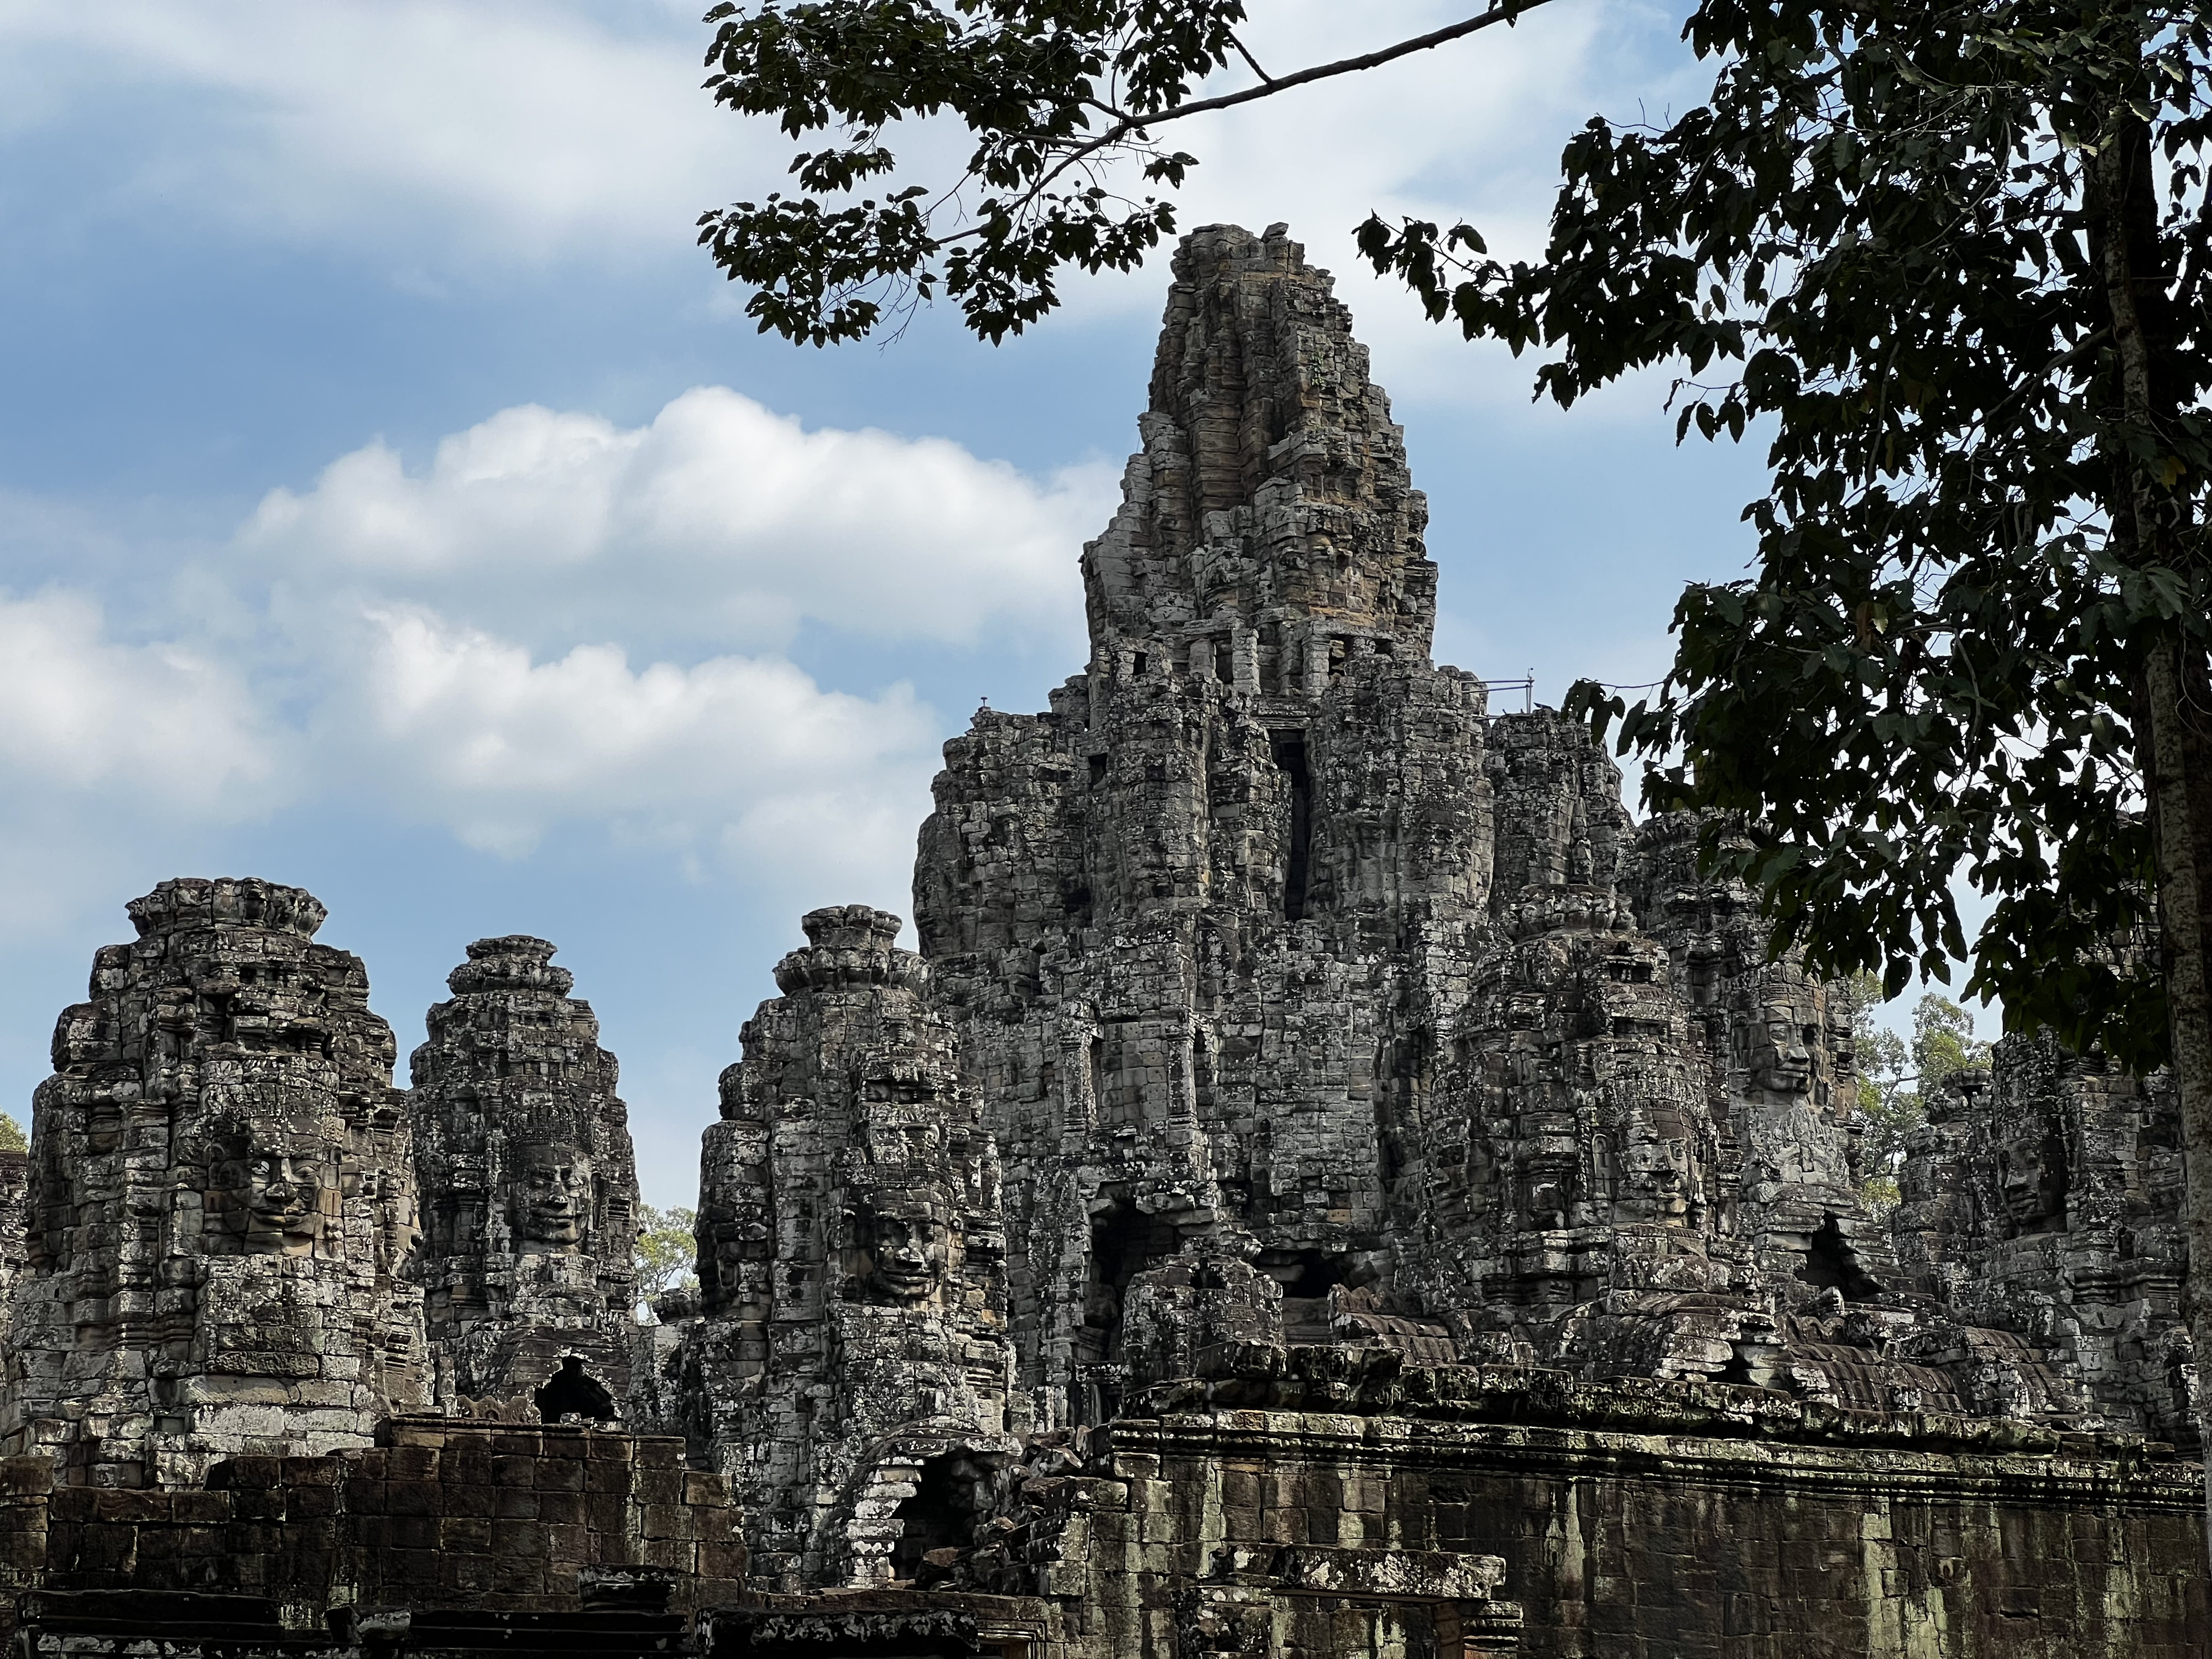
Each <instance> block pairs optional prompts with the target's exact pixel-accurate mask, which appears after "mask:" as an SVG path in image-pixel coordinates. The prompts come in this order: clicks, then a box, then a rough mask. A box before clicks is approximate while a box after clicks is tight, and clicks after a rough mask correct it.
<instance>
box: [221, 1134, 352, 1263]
mask: <svg viewBox="0 0 2212 1659" xmlns="http://www.w3.org/2000/svg"><path fill="white" fill-rule="evenodd" d="M209 1173H210V1192H209V1194H208V1196H209V1200H210V1208H211V1209H212V1210H213V1211H214V1212H215V1213H216V1216H217V1217H218V1218H220V1219H221V1221H222V1224H223V1231H225V1232H227V1233H228V1236H229V1237H230V1238H231V1239H232V1241H233V1243H234V1245H235V1247H236V1248H237V1249H239V1250H240V1251H241V1252H242V1253H244V1254H246V1255H310V1254H312V1253H313V1250H314V1248H315V1243H316V1241H317V1239H318V1238H319V1237H320V1235H321V1232H322V1225H323V1212H324V1207H325V1206H324V1194H325V1193H326V1192H329V1191H331V1189H332V1188H334V1186H335V1184H336V1175H337V1152H336V1149H335V1148H333V1147H331V1146H326V1145H325V1144H324V1143H323V1142H321V1141H319V1140H318V1139H314V1138H313V1137H312V1136H307V1135H297V1134H291V1133H285V1132H283V1131H282V1130H280V1129H276V1128H274V1127H268V1126H264V1125H256V1126H254V1127H252V1128H250V1129H246V1130H241V1131H238V1132H235V1133H233V1134H231V1135H229V1136H227V1137H226V1138H225V1141H224V1145H223V1147H222V1154H221V1156H220V1157H218V1158H217V1159H216V1161H215V1162H214V1164H213V1165H212V1167H211V1168H210V1172H209Z"/></svg>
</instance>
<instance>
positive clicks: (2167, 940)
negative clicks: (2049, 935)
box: [2087, 115, 2212, 1547]
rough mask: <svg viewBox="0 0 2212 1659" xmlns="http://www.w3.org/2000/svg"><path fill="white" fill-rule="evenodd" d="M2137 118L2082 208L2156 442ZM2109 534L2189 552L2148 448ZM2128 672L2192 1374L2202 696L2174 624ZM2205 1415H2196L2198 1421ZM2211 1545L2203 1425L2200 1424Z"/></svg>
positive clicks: (2165, 349)
mask: <svg viewBox="0 0 2212 1659" xmlns="http://www.w3.org/2000/svg"><path fill="white" fill-rule="evenodd" d="M2155 177H2156V175H2155V173H2154V171H2153V168H2152V161H2151V143H2150V130H2149V128H2148V125H2146V124H2145V123H2143V122H2142V121H2141V120H2139V119H2137V118H2135V117H2133V116H2132V115H2123V116H2121V117H2120V118H2119V121H2118V130H2117V131H2115V132H2113V133H2112V134H2111V135H2110V136H2109V137H2108V138H2107V141H2106V143H2105V145H2104V147H2103V148H2102V149H2100V151H2099V152H2098V154H2097V155H2096V157H2095V159H2094V160H2093V161H2092V162H2091V163H2090V173H2089V178H2088V181H2087V183H2088V192H2089V197H2090V204H2091V219H2092V222H2093V225H2094V226H2095V228H2096V229H2097V230H2098V231H2100V233H2101V234H2100V235H2099V236H2098V240H2099V241H2100V243H2101V245H2102V246H2101V249H2100V252H2101V253H2102V256H2103V258H2102V260H2101V263H2102V265H2103V273H2102V274H2103V276H2104V279H2105V294H2106V305H2107V307H2108V308H2109V315H2110V318H2111V323H2112V343H2113V346H2114V349H2115V350H2116V352H2117V354H2118V358H2119V370H2120V382H2119V390H2120V393H2121V403H2122V406H2123V410H2124V416H2125V420H2126V424H2127V426H2128V428H2130V430H2131V431H2132V432H2133V433H2135V434H2137V435H2146V434H2147V435H2151V436H2152V437H2153V438H2154V441H2157V442H2158V447H2160V448H2161V449H2163V448H2165V447H2166V438H2165V435H2166V434H2167V433H2169V432H2171V431H2172V419H2173V416H2174V414H2175V409H2174V400H2173V393H2172V373H2171V369H2170V364H2171V362H2172V351H2173V349H2174V336H2173V330H2172V322H2173V319H2172V315H2171V307H2170V305H2169V302H2168V300H2167V284H2166V270H2165V265H2164V263H2163V260H2162V259H2161V257H2160V247H2159V237H2158V198H2157V193H2156V185H2155ZM2114 472H2115V475H2116V477H2115V484H2116V486H2117V488H2116V489H2115V499H2114V500H2113V501H2112V503H2111V506H2112V519H2113V526H2114V530H2115V533H2116V535H2118V536H2119V537H2121V538H2124V539H2125V540H2126V541H2127V542H2129V543H2130V544H2131V546H2130V549H2129V553H2130V562H2133V563H2135V564H2136V565H2138V566H2141V567H2143V568H2159V567H2164V568H2169V569H2179V568H2184V567H2185V566H2187V565H2189V564H2191V563H2192V562H2195V561H2196V558H2197V550H2196V545H2195V543H2196V538H2197V526H2195V525H2194V524H2193V523H2192V522H2191V520H2190V518H2189V514H2188V507H2187V498H2186V497H2185V496H2179V495H2176V494H2175V493H2174V492H2173V491H2172V489H2169V488H2167V487H2166V486H2165V485H2164V484H2163V483H2161V482H2160V479H2159V477H2157V476H2156V473H2155V471H2154V463H2153V461H2152V459H2150V458H2146V457H2144V456H2142V455H2140V454H2136V453H2123V454H2120V455H2118V456H2116V457H2115V465H2114ZM2147 632H2148V639H2147V641H2146V647H2145V649H2144V652H2143V655H2142V667H2141V671H2140V673H2139V677H2138V696H2137V704H2136V706H2137V708H2138V710H2139V711H2140V714H2139V721H2140V724H2141V725H2142V726H2143V727H2145V728H2147V729H2144V730H2142V731H2141V732H2138V734H2137V738H2136V746H2137V753H2138V755H2139V756H2140V757H2141V759H2142V773H2143V788H2144V793H2145V796H2146V805H2147V806H2148V810H2149V814H2150V821H2151V830H2152V839H2153V845H2154V848H2155V849H2156V857H2157V860H2158V912H2159V923H2160V944H2161V947H2162V949H2161V956H2162V957H2163V962H2164V969H2165V979H2166V1018H2167V1024H2168V1029H2169V1032H2170V1035H2171V1038H2172V1049H2173V1083H2174V1091H2175V1093H2176V1094H2177V1095H2178V1096H2179V1101H2180V1107H2181V1127H2182V1147H2183V1153H2184V1157H2185V1163H2186V1170H2187V1181H2186V1186H2185V1197H2184V1199H2183V1219H2184V1227H2185V1233H2186V1235H2187V1237H2188V1241H2189V1265H2190V1273H2189V1280H2188V1288H2187V1291H2186V1296H2187V1301H2186V1304H2185V1306H2186V1310H2187V1316H2188V1319H2189V1327H2190V1336H2191V1342H2192V1344H2193V1346H2194V1347H2195V1350H2196V1359H2197V1368H2198V1376H2199V1377H2200V1379H2212V1284H2208V1283H2207V1280H2208V1279H2212V973H2208V967H2209V966H2212V935H2208V933H2207V929H2208V927H2212V909H2208V905H2212V708H2208V707H2207V705H2206V688H2207V679H2206V674H2205V659H2204V648H2203V642H2202V641H2200V640H2197V639H2194V638H2191V636H2190V635H2189V633H2188V632H2187V630H2186V629H2185V628H2184V627H2183V626H2182V625H2181V624H2180V623H2167V624H2166V625H2164V626H2161V627H2159V628H2157V629H2155V630H2154V631H2149V630H2147ZM2206 1427H2207V1425H2205V1423H2204V1422H2203V1419H2202V1417H2201V1416H2200V1418H2199V1421H2198V1428H2199V1431H2200V1432H2203V1431H2205V1429H2206ZM2204 1443H2205V1460H2206V1470H2207V1475H2208V1480H2207V1485H2206V1504H2207V1526H2208V1536H2207V1544H2208V1547H2212V1432H2206V1433H2204Z"/></svg>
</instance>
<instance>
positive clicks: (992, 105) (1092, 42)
mask: <svg viewBox="0 0 2212 1659" xmlns="http://www.w3.org/2000/svg"><path fill="white" fill-rule="evenodd" d="M1543 3H1544V0H1498V3H1496V4H1494V5H1492V7H1491V8H1490V9H1487V10H1485V11H1482V12H1480V13H1478V14H1477V15H1474V16H1473V17H1471V18H1468V19H1467V20H1465V21H1462V22H1459V23H1455V24H1453V25H1451V26H1449V27H1445V28H1442V29H1437V30H1434V31H1432V32H1431V33H1428V34H1425V35H1421V36H1419V37H1416V38H1414V39H1413V40H1401V41H1399V42H1396V43H1395V44H1393V45H1389V46H1383V47H1380V48H1378V49H1377V50H1376V51H1375V52H1366V53H1363V54H1361V55H1360V56H1359V57H1357V58H1347V59H1345V60H1343V61H1341V62H1340V63H1335V64H1316V65H1313V66H1311V67H1309V68H1305V69H1302V70H1297V71H1294V72H1292V73H1290V74H1286V75H1284V76H1279V77H1273V76H1267V75H1266V74H1265V73H1264V72H1263V71H1261V69H1260V66H1259V65H1258V64H1257V63H1255V62H1254V61H1253V60H1252V58H1251V56H1250V54H1249V52H1246V51H1245V49H1244V47H1243V45H1242V44H1241V43H1240V42H1239V41H1238V40H1237V27H1238V26H1239V25H1240V24H1242V23H1243V21H1244V17H1245V7H1244V4H1243V0H948V3H933V0H766V3H760V4H746V5H738V4H727V3H726V4H722V5H718V6H716V7H715V8H714V9H713V10H712V11H710V12H708V14H707V19H706V21H708V22H709V23H712V24H714V25H715V26H716V32H715V35H714V46H713V47H712V48H711V49H710V50H709V51H708V54H707V64H708V68H709V69H711V70H713V71H714V73H713V74H712V76H710V77H709V78H708V82H707V86H708V88H709V89H710V90H711V91H712V92H713V93H714V100H715V101H716V102H717V103H719V104H723V105H726V106H728V107H729V108H731V109H732V110H736V111H738V112H741V113H744V114H748V115H765V116H770V117H773V118H775V120H776V121H777V122H778V123H779V125H781V127H782V130H783V131H785V132H786V133H787V134H788V135H789V136H790V137H792V138H793V139H794V140H799V141H803V142H805V143H808V144H809V145H810V147H809V148H807V149H801V150H799V151H798V152H797V153H796V154H795V155H793V158H792V161H791V165H790V176H791V179H792V180H793V186H794V188H793V190H791V191H788V192H787V191H774V192H770V193H769V194H768V195H767V196H766V197H764V198H763V200H761V201H758V202H738V203H737V204H734V205H732V206H731V207H728V208H725V209H720V210H716V211H714V212H710V213H707V214H704V215H702V216H701V218H700V220H699V225H700V234H699V240H700V241H701V242H702V244H703V245H705V246H707V247H708V249H710V250H711V251H712V252H713V254H714V260H715V262H716V263H717V264H720V266H721V267H722V268H723V269H724V270H726V272H728V274H729V275H730V276H732V278H734V279H736V280H737V281H739V282H742V283H745V284H746V285H747V286H748V287H750V288H751V289H752V290H753V295H752V297H751V299H750V300H749V301H747V302H746V305H745V310H746V313H747V314H748V315H749V316H751V317H753V318H754V319H757V322H758V323H759V325H760V329H761V331H762V332H763V333H766V332H768V331H770V330H774V331H776V332H778V333H780V334H782V335H784V336H786V337H788V338H790V339H793V340H795V341H801V342H805V343H811V344H814V345H825V344H828V343H830V342H832V341H836V340H848V339H854V338H857V337H860V336H861V335H864V334H866V333H867V332H869V331H871V330H872V329H873V328H874V327H875V326H876V325H878V322H880V321H882V320H883V319H884V318H885V317H886V315H889V316H891V317H895V318H896V317H900V316H902V315H903V314H904V313H905V312H906V310H907V309H908V307H911V306H912V305H913V304H914V303H915V302H916V301H926V300H929V299H932V298H933V297H934V296H935V295H937V294H938V293H939V291H940V289H941V290H942V291H943V293H944V294H945V295H946V297H948V298H950V299H951V300H954V301H957V302H958V304H959V306H960V309H961V313H962V314H963V317H964V318H965V319H966V320H967V323H968V325H969V327H970V328H972V329H974V330H975V332H976V333H978V334H980V335H981V336H983V337H985V338H987V339H992V340H998V339H1001V338H1003V337H1005V336H1006V335H1007V334H1010V333H1013V334H1018V333H1019V332H1021V331H1022V330H1023V329H1024V327H1025V326H1027V325H1029V324H1030V323H1033V322H1035V321H1036V319H1038V318H1040V317H1042V316H1043V315H1044V314H1045V313H1047V312H1048V311H1050V310H1051V309H1052V308H1053V307H1054V306H1055V305H1057V304H1058V303H1059V301H1060V292H1059V288H1058V282H1057V279H1058V276H1059V274H1060V272H1061V271H1062V270H1065V269H1066V268H1067V267H1069V266H1073V267H1075V268H1076V269H1078V270H1107V269H1113V270H1127V269H1129V268H1130V267H1131V266H1133V265H1135V264H1139V263H1140V262H1141V261H1142V260H1143V258H1144V257H1145V255H1146V253H1147V252H1151V250H1152V248H1154V247H1155V246H1158V243H1159V241H1160V240H1161V239H1162V238H1163V237H1164V236H1168V235H1171V234H1173V233H1174V230H1175V222H1176V221H1175V207H1174V204H1173V203H1172V202H1170V201H1169V200H1166V199H1164V197H1161V196H1158V195H1154V194H1150V193H1147V194H1143V195H1139V196H1134V197H1132V196H1128V195H1126V194H1124V193H1123V191H1122V190H1121V186H1120V185H1119V184H1118V183H1117V182H1116V175H1117V173H1119V174H1121V175H1126V174H1127V173H1128V172H1130V171H1132V170H1133V172H1134V173H1135V174H1136V176H1137V180H1138V185H1139V189H1144V190H1147V191H1150V190H1153V189H1164V190H1173V189H1174V188H1175V187H1176V186H1177V185H1181V184H1182V182H1183V179H1184V178H1185V176H1186V175H1187V174H1188V172H1189V170H1190V168H1191V167H1194V166H1195V165H1197V161H1198V158H1197V157H1196V156H1194V155H1189V154H1188V153H1187V152H1185V151H1182V150H1178V149H1170V148H1168V147H1167V146H1166V145H1165V144H1164V143H1162V142H1161V140H1160V139H1159V137H1158V134H1157V129H1158V128H1160V127H1162V126H1164V125H1167V124H1168V123H1170V122H1172V121H1176V120H1181V119H1183V118H1187V117H1189V116H1192V115H1196V114H1200V113H1202V112H1206V111H1207V110H1215V109H1225V108H1228V107H1230V106H1233V105H1236V104H1240V103H1248V102H1250V101H1252V100H1255V99H1258V98H1263V97H1268V96H1272V95H1273V94H1277V93H1279V92H1283V91H1286V90H1288V89H1290V88H1294V87H1298V86H1303V85H1304V84H1306V83H1308V82H1313V81H1317V80H1322V79H1325V78H1327V77H1328V76H1334V75H1346V74H1351V73H1353V72H1355V71H1357V70H1363V69H1371V68H1373V67H1375V66H1376V65H1377V64H1384V63H1388V62H1389V61H1390V60H1391V59H1393V58H1401V57H1404V56H1406V55H1407V53H1409V52H1418V51H1422V50H1425V49H1428V48H1430V47H1433V46H1442V45H1443V44H1444V43H1445V42H1446V41H1448V40H1458V39H1460V38H1461V37H1462V36H1464V35H1468V34H1473V33H1476V32H1477V31H1478V30H1480V29H1484V28H1487V27H1491V26H1492V24H1496V23H1506V22H1510V21H1512V20H1513V19H1514V18H1515V17H1516V16H1517V15H1521V14H1522V13H1524V12H1527V11H1528V10H1530V9H1533V8H1534V7H1535V6H1538V5H1541V4H1543ZM1232 57H1233V58H1236V59H1237V61H1238V62H1239V63H1240V64H1243V66H1245V67H1247V68H1249V70H1250V71H1251V73H1252V75H1253V76H1255V79H1256V81H1257V84H1256V85H1253V86H1249V87H1247V88H1243V89H1242V90H1239V91H1236V92H1231V93H1225V94H1218V95H1215V96H1212V97H1206V98H1194V97H1193V96H1192V95H1191V94H1192V92H1193V90H1194V88H1195V87H1196V86H1197V84H1198V82H1200V81H1202V80H1203V79H1205V77H1206V76H1209V75H1211V74H1212V73H1213V72H1214V71H1216V70H1220V69H1223V68H1225V67H1226V66H1227V65H1228V64H1230V62H1231V58H1232ZM927 116H945V117H950V118H957V120H959V121H960V122H962V123H963V125H965V126H966V128H967V130H968V131H969V135H970V136H971V137H972V138H973V140H974V148H973V149H972V150H970V152H969V156H968V160H967V164H966V166H965V167H964V168H963V171H962V173H961V174H960V176H959V177H958V178H957V179H951V180H945V181H940V182H939V184H936V185H927V184H919V183H909V184H904V185H896V184H895V179H894V175H896V174H897V173H898V172H899V162H898V158H897V155H896V153H895V152H894V151H893V150H892V149H891V148H890V144H889V143H887V140H888V138H889V137H890V134H891V131H892V129H893V128H894V127H896V125H898V124H899V123H900V122H902V121H906V120H908V119H911V118H920V117H927ZM815 133H820V134H822V135H823V143H822V144H821V146H820V147H819V148H815V147H812V146H813V143H814V141H813V140H812V139H811V138H810V137H809V135H811V134H815Z"/></svg>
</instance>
